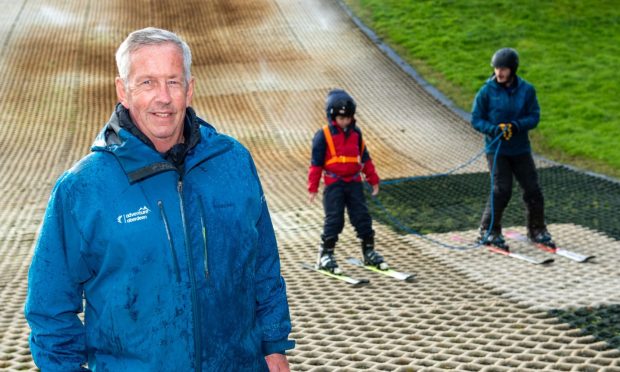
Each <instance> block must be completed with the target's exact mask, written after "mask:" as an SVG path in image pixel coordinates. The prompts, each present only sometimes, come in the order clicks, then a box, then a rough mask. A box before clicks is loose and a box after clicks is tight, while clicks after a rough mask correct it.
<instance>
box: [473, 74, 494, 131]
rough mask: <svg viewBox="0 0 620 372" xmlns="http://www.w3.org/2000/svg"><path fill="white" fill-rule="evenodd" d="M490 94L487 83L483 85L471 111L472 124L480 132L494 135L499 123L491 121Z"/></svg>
mask: <svg viewBox="0 0 620 372" xmlns="http://www.w3.org/2000/svg"><path fill="white" fill-rule="evenodd" d="M488 113H489V108H488V95H487V89H486V85H485V86H484V87H482V88H481V89H480V90H479V91H478V94H476V98H475V99H474V106H473V108H472V112H471V125H472V126H473V127H474V129H475V130H477V131H478V132H480V133H483V134H487V135H489V136H492V135H493V134H494V133H495V130H496V128H497V124H498V123H491V122H490V121H489V115H488Z"/></svg>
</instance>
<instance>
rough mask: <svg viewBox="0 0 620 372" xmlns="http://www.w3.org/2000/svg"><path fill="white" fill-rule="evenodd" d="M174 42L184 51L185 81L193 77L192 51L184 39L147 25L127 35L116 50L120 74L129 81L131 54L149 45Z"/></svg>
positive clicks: (124, 79)
mask: <svg viewBox="0 0 620 372" xmlns="http://www.w3.org/2000/svg"><path fill="white" fill-rule="evenodd" d="M164 43H173V44H174V45H176V46H177V47H178V48H179V49H180V51H181V52H182V53H183V73H184V75H185V76H184V77H185V82H186V83H189V80H190V79H191V76H192V75H191V71H190V70H191V66H192V52H191V50H190V49H189V46H188V45H187V43H186V42H185V41H183V39H181V38H180V37H179V36H177V35H176V34H175V33H173V32H170V31H167V30H162V29H160V28H155V27H147V28H143V29H141V30H136V31H134V32H132V33H130V34H129V36H127V38H126V39H125V41H123V42H122V43H121V45H120V46H119V47H118V50H117V51H116V67H117V68H118V75H119V76H120V78H121V79H122V80H123V81H124V82H125V83H127V78H128V77H129V64H130V58H129V57H130V54H131V53H133V52H135V51H136V50H138V49H140V48H142V47H144V46H147V45H160V44H164Z"/></svg>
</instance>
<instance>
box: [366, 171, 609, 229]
mask: <svg viewBox="0 0 620 372" xmlns="http://www.w3.org/2000/svg"><path fill="white" fill-rule="evenodd" d="M538 162H539V166H538V177H539V182H540V185H541V187H542V191H543V194H544V197H545V219H546V222H547V224H556V223H559V224H564V223H570V224H576V225H581V226H583V227H587V228H589V229H593V230H597V231H600V232H604V233H605V234H607V235H608V236H610V237H613V238H614V239H620V182H617V181H615V180H612V179H608V178H604V177H599V176H596V175H590V174H587V173H584V172H580V171H577V170H574V169H571V168H569V167H566V166H562V165H556V164H545V163H546V161H545V160H538ZM541 165H542V166H541ZM490 182H491V181H490V177H489V172H488V171H485V172H475V173H463V172H461V173H459V174H442V175H430V176H420V177H410V178H406V179H400V180H398V179H392V180H384V182H383V183H382V185H381V191H380V193H379V195H377V196H376V197H374V198H371V197H370V196H369V195H367V197H368V205H369V209H370V211H371V214H372V216H373V218H374V219H375V220H377V221H380V222H382V223H385V224H387V225H389V226H391V227H392V228H394V230H395V231H398V232H399V233H405V234H406V233H414V234H420V235H425V234H431V233H445V232H451V231H466V230H472V229H477V228H478V227H479V225H480V218H481V215H482V212H483V210H484V207H485V204H486V202H487V199H488V198H489V193H490V189H491V184H490ZM521 195H522V194H521V190H520V188H519V186H518V184H517V182H516V180H514V182H513V193H512V198H511V200H510V203H509V204H508V206H507V208H506V210H505V212H504V217H503V220H502V225H503V226H504V227H505V226H525V222H526V217H525V206H524V204H523V201H522V199H521Z"/></svg>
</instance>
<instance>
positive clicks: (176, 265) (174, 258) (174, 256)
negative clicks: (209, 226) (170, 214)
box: [157, 200, 181, 283]
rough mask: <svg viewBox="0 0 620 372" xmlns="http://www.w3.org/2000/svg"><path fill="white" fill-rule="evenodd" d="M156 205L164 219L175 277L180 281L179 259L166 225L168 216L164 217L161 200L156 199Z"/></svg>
mask: <svg viewBox="0 0 620 372" xmlns="http://www.w3.org/2000/svg"><path fill="white" fill-rule="evenodd" d="M157 205H158V206H159V212H160V213H161V218H162V220H163V221H164V227H165V228H166V237H167V238H168V243H169V245H170V251H171V252H172V262H173V265H174V274H175V276H176V279H177V283H180V282H181V270H180V269H179V260H178V258H177V252H176V250H175V249H174V244H173V243H172V235H171V234H170V225H168V218H167V217H166V212H164V203H162V202H161V200H159V201H157Z"/></svg>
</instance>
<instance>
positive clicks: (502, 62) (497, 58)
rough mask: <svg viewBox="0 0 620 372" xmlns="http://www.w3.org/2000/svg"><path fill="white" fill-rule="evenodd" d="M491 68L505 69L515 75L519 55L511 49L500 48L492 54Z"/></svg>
mask: <svg viewBox="0 0 620 372" xmlns="http://www.w3.org/2000/svg"><path fill="white" fill-rule="evenodd" d="M491 66H492V67H494V68H501V67H507V68H509V69H510V72H511V73H512V74H513V75H515V74H516V73H517V69H518V68H519V53H517V51H516V50H514V49H512V48H502V49H500V50H498V51H497V52H495V54H493V58H491Z"/></svg>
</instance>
